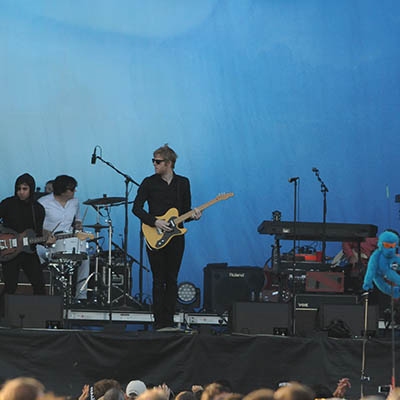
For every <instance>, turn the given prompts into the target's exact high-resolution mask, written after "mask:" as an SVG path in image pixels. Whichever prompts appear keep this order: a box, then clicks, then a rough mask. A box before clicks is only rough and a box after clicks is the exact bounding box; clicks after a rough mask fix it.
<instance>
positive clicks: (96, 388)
mask: <svg viewBox="0 0 400 400" xmlns="http://www.w3.org/2000/svg"><path fill="white" fill-rule="evenodd" d="M113 388H115V389H118V390H121V385H120V384H119V382H118V381H116V380H115V379H101V380H99V381H97V382H95V384H94V385H93V396H94V398H95V399H96V400H98V399H100V397H102V396H104V395H105V394H106V392H107V391H108V390H110V389H113Z"/></svg>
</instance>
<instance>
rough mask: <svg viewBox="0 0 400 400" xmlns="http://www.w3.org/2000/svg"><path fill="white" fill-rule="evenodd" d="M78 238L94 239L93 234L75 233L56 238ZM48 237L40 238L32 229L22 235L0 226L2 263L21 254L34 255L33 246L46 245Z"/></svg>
mask: <svg viewBox="0 0 400 400" xmlns="http://www.w3.org/2000/svg"><path fill="white" fill-rule="evenodd" d="M68 237H78V238H79V240H86V239H93V238H94V235H93V234H92V233H86V232H75V233H61V234H57V235H56V238H57V239H61V238H68ZM47 239H48V236H38V237H36V233H35V232H34V231H33V230H32V229H27V230H26V231H24V232H22V233H17V232H15V231H14V230H12V229H9V228H4V227H3V226H0V262H2V261H9V260H12V259H13V258H14V257H16V256H17V255H18V254H19V253H31V254H32V253H34V252H35V250H32V247H31V246H32V245H33V244H37V243H44V242H46V241H47Z"/></svg>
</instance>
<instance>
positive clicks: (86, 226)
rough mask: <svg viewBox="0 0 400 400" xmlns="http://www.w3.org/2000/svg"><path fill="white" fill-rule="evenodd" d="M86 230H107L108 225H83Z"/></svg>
mask: <svg viewBox="0 0 400 400" xmlns="http://www.w3.org/2000/svg"><path fill="white" fill-rule="evenodd" d="M83 227H84V228H93V229H94V230H96V231H97V230H100V229H107V228H108V226H107V225H101V224H93V225H83Z"/></svg>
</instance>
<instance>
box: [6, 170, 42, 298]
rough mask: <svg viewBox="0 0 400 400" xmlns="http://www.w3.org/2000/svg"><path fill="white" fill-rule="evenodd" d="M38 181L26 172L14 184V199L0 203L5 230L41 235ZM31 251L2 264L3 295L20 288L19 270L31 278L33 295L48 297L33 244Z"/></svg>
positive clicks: (20, 253) (19, 254) (7, 199)
mask: <svg viewBox="0 0 400 400" xmlns="http://www.w3.org/2000/svg"><path fill="white" fill-rule="evenodd" d="M34 194H35V180H34V178H33V177H32V176H31V175H29V174H27V173H25V174H23V175H21V176H19V177H18V178H17V180H16V182H15V194H14V196H11V197H7V198H6V199H4V200H3V201H2V202H1V203H0V217H1V218H2V221H3V226H4V227H5V228H9V229H12V230H13V231H15V232H16V233H23V232H25V231H26V230H27V229H32V230H33V231H34V232H35V233H36V235H38V236H41V235H42V229H43V220H44V215H45V211H44V208H43V206H42V205H41V204H39V203H38V202H37V201H36V200H35V199H34ZM31 250H32V252H31V253H30V252H24V251H21V252H19V253H18V254H16V256H15V257H13V258H12V259H10V260H8V261H2V267H3V279H4V289H3V292H2V295H3V294H14V293H15V292H16V290H17V286H18V275H19V270H20V268H22V269H23V271H24V272H25V275H26V276H27V278H28V279H29V282H30V283H31V285H32V287H33V293H34V294H45V286H44V279H43V272H42V267H41V264H40V261H39V257H38V255H37V253H36V249H35V247H34V245H32V247H31Z"/></svg>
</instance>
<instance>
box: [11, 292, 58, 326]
mask: <svg viewBox="0 0 400 400" xmlns="http://www.w3.org/2000/svg"><path fill="white" fill-rule="evenodd" d="M4 305H5V322H6V324H7V325H8V326H9V327H12V328H61V327H62V322H63V298H62V296H40V295H10V294H9V295H5V304H4Z"/></svg>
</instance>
